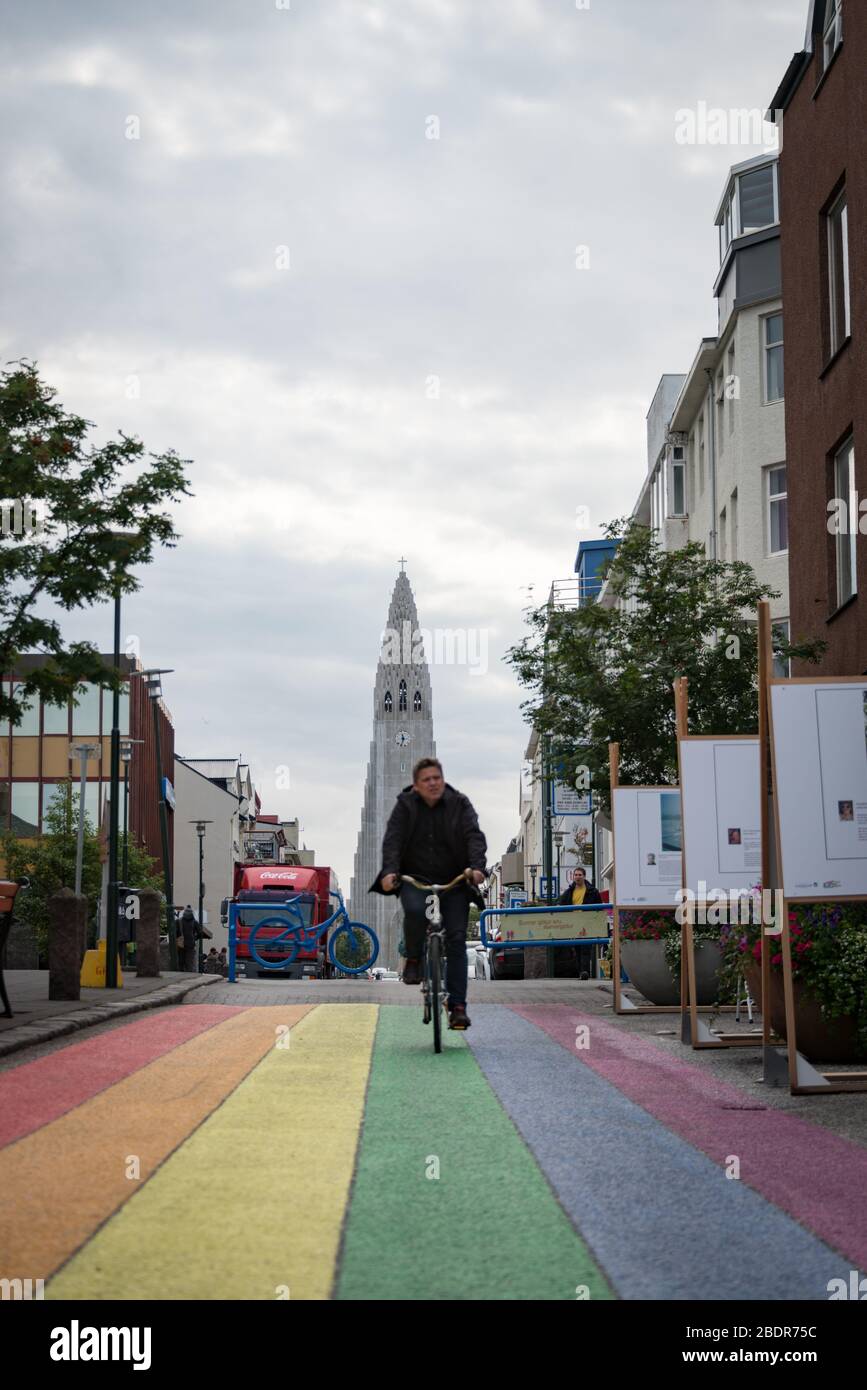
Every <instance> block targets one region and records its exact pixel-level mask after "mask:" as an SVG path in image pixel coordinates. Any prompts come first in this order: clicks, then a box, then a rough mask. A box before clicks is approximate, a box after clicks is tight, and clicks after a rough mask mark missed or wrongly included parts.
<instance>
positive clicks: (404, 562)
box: [400, 555, 407, 574]
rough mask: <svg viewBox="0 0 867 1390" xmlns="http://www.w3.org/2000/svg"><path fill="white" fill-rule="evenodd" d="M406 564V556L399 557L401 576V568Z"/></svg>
mask: <svg viewBox="0 0 867 1390" xmlns="http://www.w3.org/2000/svg"><path fill="white" fill-rule="evenodd" d="M406 563H407V561H406V556H404V555H402V556H401V557H400V572H401V574H403V567H404V565H405V564H406Z"/></svg>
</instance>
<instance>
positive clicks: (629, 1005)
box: [608, 743, 686, 1014]
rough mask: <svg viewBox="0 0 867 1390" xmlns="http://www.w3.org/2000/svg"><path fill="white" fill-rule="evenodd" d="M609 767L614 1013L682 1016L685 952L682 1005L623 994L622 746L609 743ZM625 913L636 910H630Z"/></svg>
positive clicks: (664, 908) (659, 907)
mask: <svg viewBox="0 0 867 1390" xmlns="http://www.w3.org/2000/svg"><path fill="white" fill-rule="evenodd" d="M608 766H609V771H610V778H611V841H612V858H613V862H614V872H613V876H612V879H611V901H612V904H613V906H614V914H613V924H612V928H611V943H612V945H611V956H612V960H611V977H612V981H613V984H614V1012H615V1014H676V1013H682V1012H683V1009H684V1008H685V1005H686V970H685V962H684V953H683V948H681V953H680V1003H679V1004H633V1002H632V1000H631V999H627V997H626V995H625V994H624V993H623V989H622V986H621V982H620V907H619V905H618V902H617V826H616V824H615V817H614V791H615V789H616V788H618V787H619V786H620V744H619V743H609V745H608ZM629 790H630V791H637V792H657V791H666V792H676V791H677V790H678V788H677V787H630V788H629ZM674 906H675V905H674V904H673V903H644V904H642V906H641V908H640V909H635V910H636V911H639V910H640V911H642V912H643V911H645V910H647V911H649V912H653V911H654V910H656V911H659V912H669V911H673V909H674ZM624 910H625V911H627V912H628V911H631V910H632V909H630V908H626V909H624Z"/></svg>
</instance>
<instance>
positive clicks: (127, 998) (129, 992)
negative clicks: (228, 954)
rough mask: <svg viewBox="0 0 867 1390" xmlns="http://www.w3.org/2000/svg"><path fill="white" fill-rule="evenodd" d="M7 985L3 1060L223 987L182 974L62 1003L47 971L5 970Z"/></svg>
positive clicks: (128, 978) (0, 1031)
mask: <svg viewBox="0 0 867 1390" xmlns="http://www.w3.org/2000/svg"><path fill="white" fill-rule="evenodd" d="M4 980H5V982H6V992H7V994H8V995H9V1002H10V1004H11V1005H12V1018H2V1017H0V1057H3V1056H6V1055H7V1054H8V1053H10V1052H18V1051H20V1049H21V1048H24V1047H33V1046H35V1045H36V1044H38V1043H45V1042H49V1041H50V1040H51V1039H52V1038H59V1037H62V1036H63V1035H64V1034H66V1033H75V1032H77V1031H78V1030H79V1029H81V1028H90V1027H92V1026H93V1025H94V1024H97V1023H106V1022H109V1021H110V1020H111V1019H114V1018H122V1017H123V1016H124V1015H125V1014H135V1013H140V1012H141V1011H142V1010H143V1009H158V1008H161V1007H162V1006H163V1005H166V1004H177V1003H178V1002H179V1001H180V1000H182V999H186V998H188V997H189V996H190V994H191V993H193V992H197V991H199V990H205V991H208V990H210V989H212V988H213V987H214V986H215V985H219V984H222V983H223V981H222V979H221V977H220V976H217V975H191V974H185V973H183V972H180V971H178V972H166V973H165V974H163V975H161V976H159V977H158V978H157V979H149V980H144V979H143V980H140V979H138V978H137V977H136V976H135V975H125V976H124V983H123V988H122V989H116V990H104V989H83V990H82V991H81V998H80V1000H69V999H67V1000H64V999H49V998H48V971H47V970H7V971H6V972H5V974H4ZM206 997H209V998H210V997H211V996H210V994H207V996H206Z"/></svg>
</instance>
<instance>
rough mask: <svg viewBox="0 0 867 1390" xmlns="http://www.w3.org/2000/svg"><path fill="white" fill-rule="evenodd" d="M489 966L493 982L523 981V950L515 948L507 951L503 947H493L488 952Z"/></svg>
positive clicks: (518, 947)
mask: <svg viewBox="0 0 867 1390" xmlns="http://www.w3.org/2000/svg"><path fill="white" fill-rule="evenodd" d="M488 965H489V968H490V972H491V979H492V980H523V978H524V951H523V948H522V947H520V946H515V947H513V949H512V950H510V951H505V950H503V948H502V947H498V946H496V945H495V946H491V948H490V950H489V951H488Z"/></svg>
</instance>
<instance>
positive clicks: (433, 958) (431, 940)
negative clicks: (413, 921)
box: [400, 869, 471, 1052]
mask: <svg viewBox="0 0 867 1390" xmlns="http://www.w3.org/2000/svg"><path fill="white" fill-rule="evenodd" d="M470 873H471V870H470V869H464V871H463V873H461V874H458V876H457V878H453V879H452V881H451V883H422V882H420V881H419V879H417V878H413V877H412V875H411V874H401V875H400V881H401V883H410V884H412V886H413V888H418V889H420V890H421V892H422V893H426V894H427V895H428V897H427V902H426V903H425V916H426V917H427V919H428V927H427V931H426V932H425V939H424V947H423V954H422V975H421V980H422V983H421V991H422V998H423V999H424V1010H423V1013H422V1021H423V1022H424V1023H430V1022H433V1043H434V1052H442V1050H443V1044H442V1018H441V1016H440V999H442V1007H443V1009H446V1010H447V1009H448V995H447V994H446V992H445V991H444V990H443V988H442V960H443V948H444V946H445V940H444V937H443V926H442V922H443V914H442V909H441V907H440V894H441V893H448V892H449V890H450V889H451V888H457V886H458V884H459V883H470V882H471V879H470ZM461 1031H463V1030H461Z"/></svg>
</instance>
